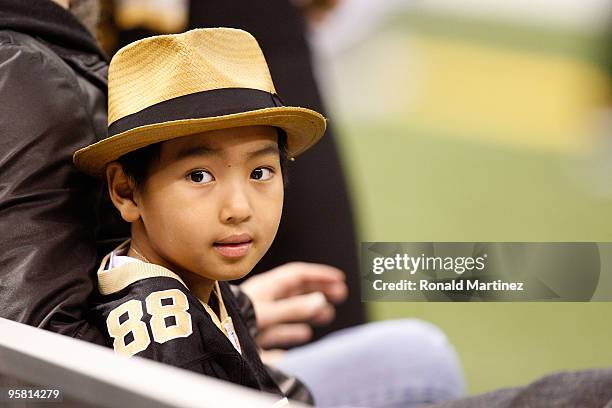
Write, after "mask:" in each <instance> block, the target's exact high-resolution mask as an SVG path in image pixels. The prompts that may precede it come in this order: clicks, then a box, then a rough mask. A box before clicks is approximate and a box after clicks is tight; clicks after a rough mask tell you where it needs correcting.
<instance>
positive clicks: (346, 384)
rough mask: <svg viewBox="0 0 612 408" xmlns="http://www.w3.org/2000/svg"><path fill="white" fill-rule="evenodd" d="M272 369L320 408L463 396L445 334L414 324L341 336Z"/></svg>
mask: <svg viewBox="0 0 612 408" xmlns="http://www.w3.org/2000/svg"><path fill="white" fill-rule="evenodd" d="M276 366H277V367H278V368H280V369H282V370H284V371H286V372H289V373H292V374H294V375H295V376H297V377H298V378H299V379H300V380H302V381H303V382H304V383H305V384H306V385H307V386H308V387H309V388H310V390H311V392H312V393H313V395H314V398H315V402H316V405H317V406H318V407H339V406H354V407H370V408H377V407H385V408H391V407H416V406H419V405H421V404H426V403H431V402H436V401H444V400H448V399H453V398H458V397H461V396H462V395H463V394H464V390H465V384H464V380H463V374H462V370H461V366H460V364H459V360H458V358H457V355H456V354H455V350H454V349H453V347H452V346H451V345H450V344H449V342H448V340H447V338H446V336H445V335H444V333H442V331H441V330H439V329H438V328H436V327H435V326H433V325H431V324H429V323H426V322H423V321H420V320H416V319H404V320H388V321H382V322H376V323H369V324H365V325H361V326H357V327H353V328H349V329H345V330H341V331H339V332H336V333H333V334H331V335H328V336H326V337H325V338H323V339H321V340H319V341H317V342H315V343H312V344H309V345H306V346H303V347H298V348H295V349H292V350H290V351H288V352H287V353H286V354H285V356H284V357H283V358H282V359H280V360H279V361H278V362H276Z"/></svg>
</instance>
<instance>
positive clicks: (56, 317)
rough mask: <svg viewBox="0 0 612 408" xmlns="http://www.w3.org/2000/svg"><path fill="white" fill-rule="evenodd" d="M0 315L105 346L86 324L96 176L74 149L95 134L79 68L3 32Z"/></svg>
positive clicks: (0, 46) (0, 52)
mask: <svg viewBox="0 0 612 408" xmlns="http://www.w3.org/2000/svg"><path fill="white" fill-rule="evenodd" d="M0 101H2V103H1V104H0V231H2V232H1V234H0V299H1V302H2V303H1V307H0V317H4V318H8V319H11V320H15V321H18V322H22V323H26V324H29V325H32V326H37V327H40V328H44V329H48V330H52V331H55V332H58V333H62V334H66V335H69V336H72V337H77V338H82V339H84V340H88V341H93V342H97V343H100V342H102V341H103V340H102V336H101V332H100V331H99V330H97V329H96V328H95V327H93V326H91V325H90V324H88V323H87V315H86V311H87V308H88V306H87V305H88V300H89V299H88V297H89V296H90V294H91V293H92V291H93V285H94V279H93V276H92V274H93V271H94V267H95V262H96V253H95V243H94V236H93V231H94V226H93V225H92V222H93V220H95V215H94V208H95V207H96V203H97V200H98V196H99V191H100V186H99V185H97V182H94V181H93V180H91V179H88V178H86V177H85V176H82V175H80V174H79V173H78V172H77V170H76V169H75V168H74V166H73V164H72V154H73V152H74V151H75V150H76V149H78V148H80V147H83V146H85V145H87V144H89V143H92V142H94V141H95V140H96V136H95V134H94V130H93V127H92V120H91V117H90V116H89V115H88V112H87V110H86V108H85V101H84V99H83V96H82V94H81V92H80V90H79V87H78V83H77V79H76V75H75V73H74V72H73V71H72V70H71V69H70V68H69V67H68V66H67V65H66V64H65V63H63V61H62V60H61V59H59V58H58V57H57V56H56V55H54V54H53V53H51V52H49V50H48V48H46V47H45V46H44V45H42V44H39V45H36V42H35V41H32V42H31V43H28V44H25V45H24V44H21V43H20V44H16V43H15V42H14V41H13V37H11V36H10V35H5V34H4V33H2V34H0Z"/></svg>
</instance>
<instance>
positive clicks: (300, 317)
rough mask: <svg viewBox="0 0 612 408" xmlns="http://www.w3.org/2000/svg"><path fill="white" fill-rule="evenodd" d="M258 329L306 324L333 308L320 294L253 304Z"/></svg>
mask: <svg viewBox="0 0 612 408" xmlns="http://www.w3.org/2000/svg"><path fill="white" fill-rule="evenodd" d="M253 305H254V307H255V315H256V316H257V326H258V327H259V328H260V329H265V328H267V327H270V326H273V325H276V324H282V323H295V322H300V323H307V322H310V321H312V320H314V319H315V318H316V317H317V316H319V315H321V314H322V313H324V312H325V311H326V309H328V308H330V307H331V308H333V306H332V305H330V304H329V303H328V302H327V299H326V298H325V295H323V294H322V293H320V292H314V293H309V294H306V295H297V296H292V297H290V298H287V299H280V300H275V301H271V302H261V303H254V304H253Z"/></svg>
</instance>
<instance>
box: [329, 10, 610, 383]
mask: <svg viewBox="0 0 612 408" xmlns="http://www.w3.org/2000/svg"><path fill="white" fill-rule="evenodd" d="M604 38H605V36H604V35H603V34H602V33H601V32H593V33H588V32H586V33H585V32H584V31H580V32H578V31H575V30H574V31H573V30H571V29H559V28H558V27H555V28H543V27H541V26H538V25H520V24H510V23H506V22H504V23H501V22H495V21H494V20H493V21H492V20H491V19H486V20H482V19H481V20H476V19H466V18H465V17H457V16H451V17H449V16H443V15H431V14H419V13H416V14H415V13H413V14H408V15H406V16H405V17H402V18H394V19H393V20H392V21H388V22H387V23H385V24H384V25H383V26H382V27H380V28H379V29H377V30H376V32H375V33H374V34H373V35H371V36H368V37H367V38H366V39H365V40H363V41H360V42H359V44H358V45H356V46H353V47H351V48H349V49H347V50H344V51H343V52H342V53H338V54H336V55H335V56H333V57H332V58H328V59H326V60H325V61H322V62H321V66H323V67H324V68H323V74H322V75H321V76H322V81H323V85H324V87H325V94H326V95H325V96H326V100H327V101H328V104H329V105H330V106H329V108H330V111H331V112H333V113H334V114H333V116H332V119H331V124H332V125H333V126H335V127H336V128H337V129H338V131H339V132H338V133H339V134H340V142H341V151H342V155H343V159H344V161H345V163H346V171H347V176H348V179H349V183H350V187H351V190H352V193H353V197H354V203H355V213H356V217H357V221H358V226H359V231H360V238H361V240H362V241H409V242H412V241H423V242H427V241H468V242H471V241H612V177H611V174H612V171H611V169H612V165H609V164H607V162H610V161H611V160H610V154H609V153H610V152H612V148H610V147H609V146H608V142H607V139H606V137H605V136H606V134H612V133H609V132H607V122H606V117H607V116H606V112H607V104H608V91H609V89H610V85H609V79H608V76H607V72H606V71H605V69H604V68H603V65H602V62H601V61H602V60H603V59H602V58H601V57H602V56H603V54H604V52H605V50H604V48H603V47H604V46H605V45H604V44H605V41H604ZM367 308H368V311H369V316H370V318H371V319H374V320H378V319H391V318H403V317H416V318H421V319H425V320H428V321H430V322H433V323H435V324H436V325H438V326H439V327H441V328H442V329H443V330H444V331H445V332H446V333H447V335H448V337H449V338H450V340H451V342H452V343H453V344H454V345H455V347H456V349H457V351H458V353H459V356H460V357H461V359H462V362H463V366H464V369H465V372H466V376H467V382H468V388H469V391H470V393H472V394H473V393H480V392H485V391H489V390H492V389H495V388H499V387H508V386H515V385H521V384H526V383H528V382H530V381H532V380H534V379H536V378H538V377H540V376H542V375H544V374H547V373H551V372H554V371H559V370H571V369H582V368H592V367H604V366H612V347H611V346H610V343H611V342H612V319H611V316H612V304H611V303H384V302H372V303H368V304H367Z"/></svg>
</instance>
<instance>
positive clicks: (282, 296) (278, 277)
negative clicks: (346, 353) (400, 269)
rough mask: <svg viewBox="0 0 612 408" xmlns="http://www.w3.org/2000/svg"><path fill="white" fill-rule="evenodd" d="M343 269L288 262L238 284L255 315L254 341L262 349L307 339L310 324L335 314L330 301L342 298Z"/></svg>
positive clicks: (328, 320) (298, 342)
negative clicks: (255, 329)
mask: <svg viewBox="0 0 612 408" xmlns="http://www.w3.org/2000/svg"><path fill="white" fill-rule="evenodd" d="M344 280H345V277H344V273H343V272H342V271H341V270H339V269H337V268H334V267H332V266H329V265H322V264H315V263H306V262H291V263H287V264H284V265H281V266H279V267H276V268H274V269H271V270H269V271H267V272H264V273H261V274H259V275H255V276H253V277H251V278H249V279H247V280H246V281H244V282H243V283H242V285H240V287H241V289H242V290H243V291H244V292H245V293H246V294H247V295H248V296H249V298H250V299H251V302H252V303H253V307H254V309H255V314H256V316H257V328H258V329H259V334H258V336H257V338H256V341H257V344H258V345H259V346H260V347H262V348H263V349H270V348H273V347H286V346H292V345H298V344H302V343H305V342H307V341H308V340H309V339H310V338H311V337H312V328H311V327H310V325H311V324H314V325H325V324H328V323H330V322H331V321H332V320H333V319H334V317H335V307H334V304H336V303H340V302H342V301H343V300H344V299H346V296H347V294H348V289H347V286H346V283H345V281H344Z"/></svg>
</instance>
